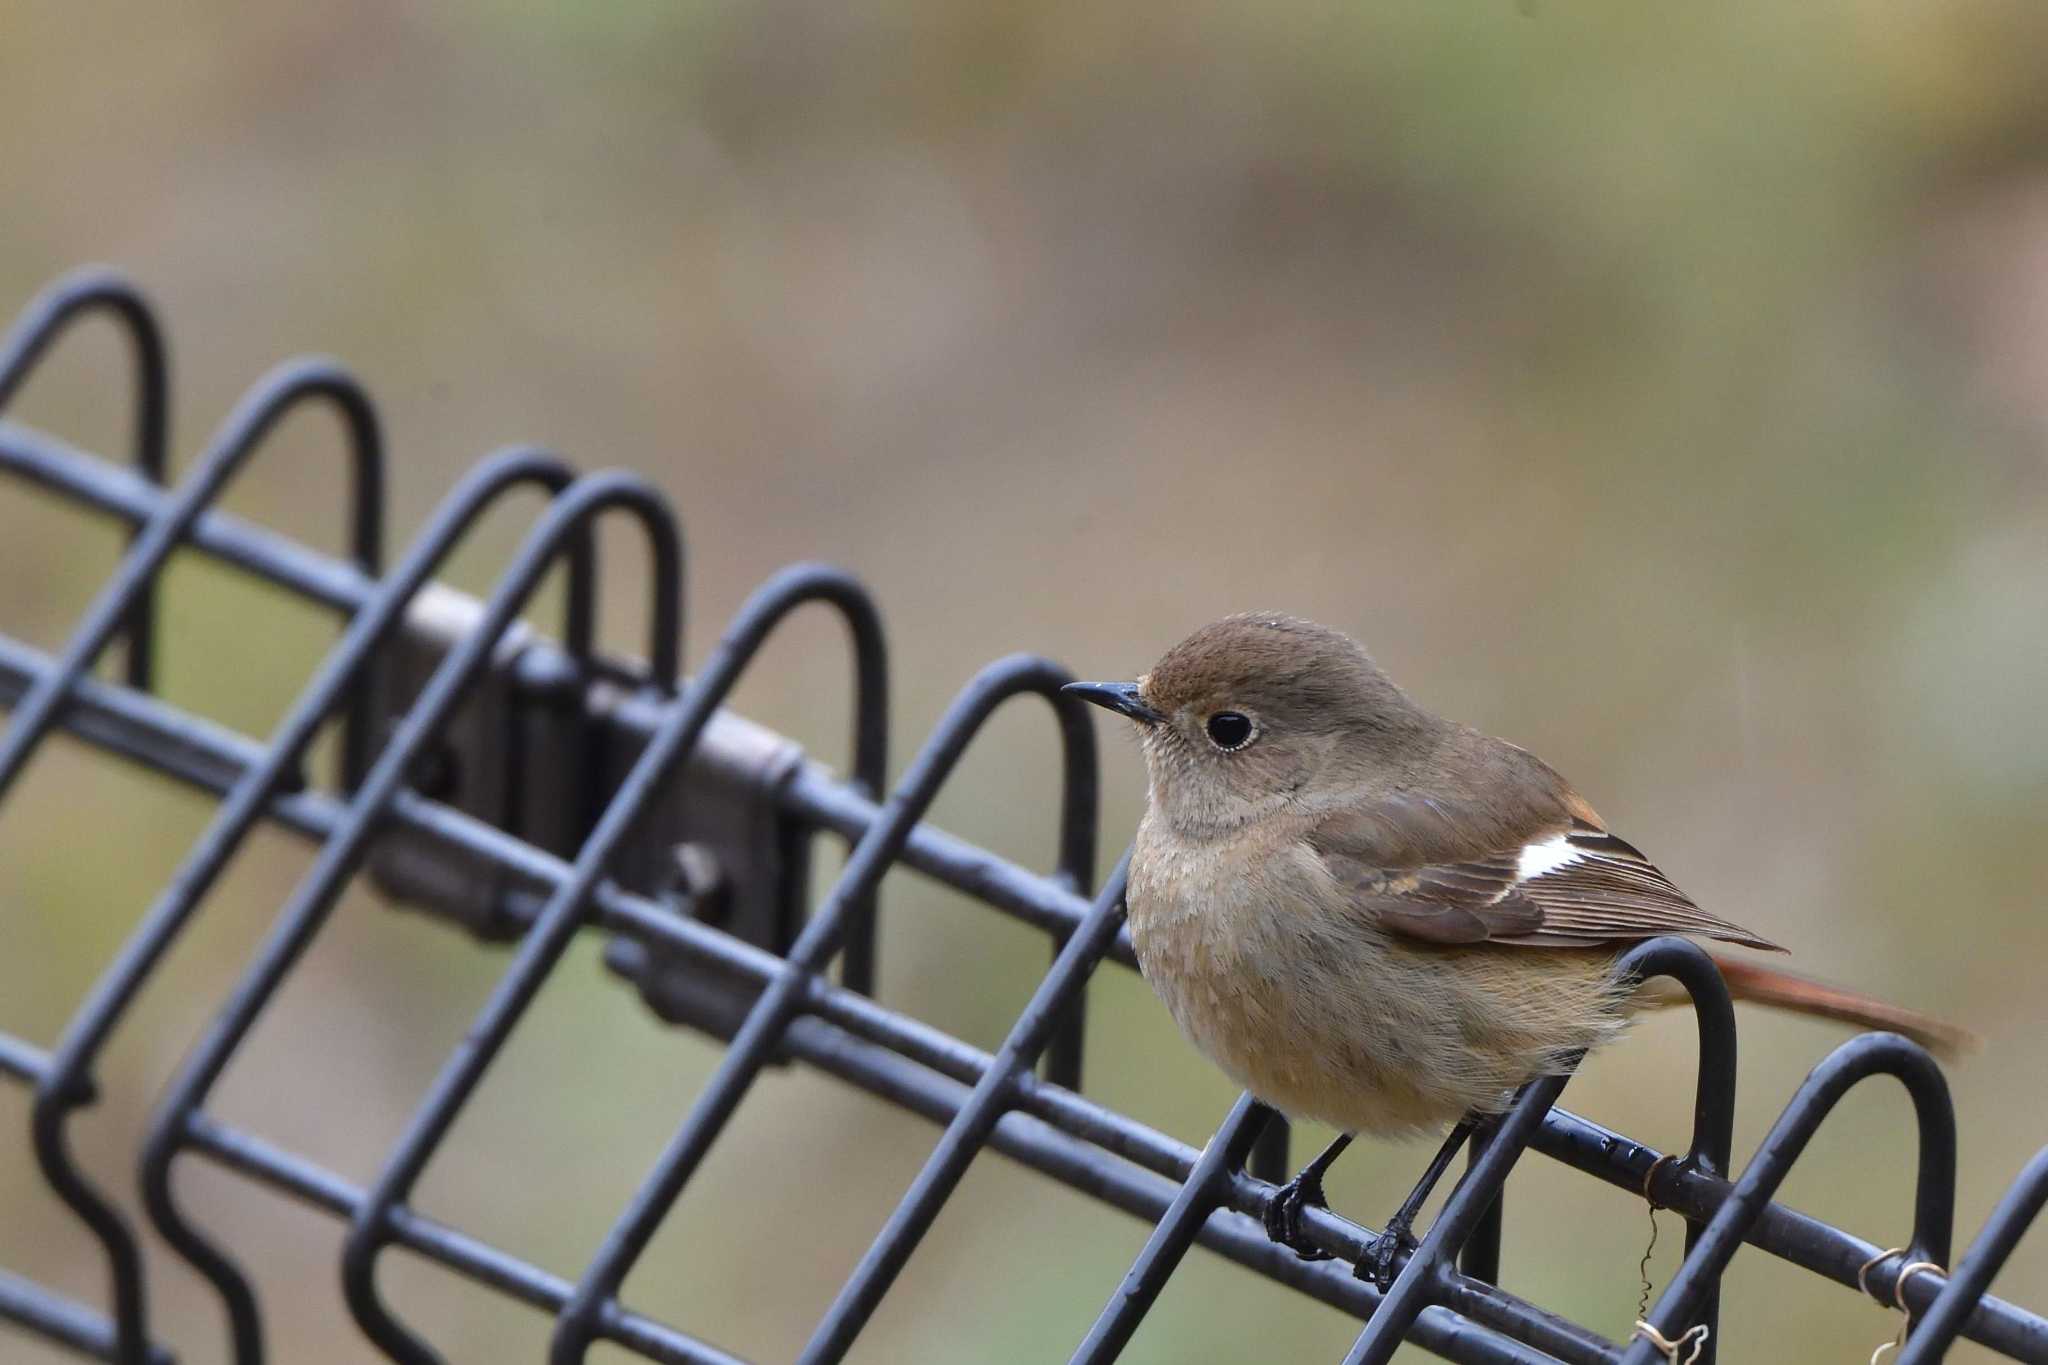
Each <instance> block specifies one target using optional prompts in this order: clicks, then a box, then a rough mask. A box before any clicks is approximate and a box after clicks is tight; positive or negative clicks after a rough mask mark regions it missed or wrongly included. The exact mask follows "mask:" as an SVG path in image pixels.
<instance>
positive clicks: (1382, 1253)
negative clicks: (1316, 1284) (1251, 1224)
mask: <svg viewBox="0 0 2048 1365" xmlns="http://www.w3.org/2000/svg"><path fill="white" fill-rule="evenodd" d="M1476 1126H1477V1121H1476V1120H1474V1119H1471V1118H1462V1119H1459V1120H1458V1126H1457V1127H1455V1128H1453V1129H1451V1135H1450V1136H1449V1137H1447V1138H1445V1139H1444V1145H1443V1146H1441V1147H1439V1148H1438V1149H1437V1153H1436V1155H1435V1156H1434V1157H1432V1158H1430V1162H1429V1168H1428V1169H1427V1170H1425V1171H1423V1173H1422V1179H1420V1180H1418V1181H1416V1182H1415V1188H1414V1189H1412V1190H1410V1191H1408V1197H1407V1198H1406V1199H1403V1200H1402V1201H1401V1207H1400V1208H1398V1209H1396V1210H1394V1216H1393V1217H1392V1218H1390V1219H1388V1220H1387V1226H1386V1229H1385V1231H1383V1232H1381V1233H1380V1235H1379V1237H1378V1239H1377V1240H1376V1241H1374V1242H1373V1245H1372V1253H1371V1254H1370V1255H1369V1256H1367V1257H1366V1258H1365V1259H1364V1260H1362V1261H1360V1262H1359V1263H1358V1269H1357V1272H1356V1273H1357V1276H1358V1278H1359V1279H1361V1280H1368V1279H1369V1280H1371V1281H1372V1282H1373V1283H1374V1284H1376V1285H1378V1286H1379V1288H1380V1291H1381V1292H1382V1293H1384V1292H1385V1291H1386V1289H1387V1287H1388V1286H1389V1285H1391V1284H1393V1282H1394V1257H1395V1255H1396V1254H1398V1253H1399V1252H1402V1251H1413V1250H1414V1249H1415V1215H1416V1214H1418V1213H1420V1212H1422V1205H1423V1203H1424V1202H1425V1201H1426V1200H1428V1198H1429V1195H1430V1191H1432V1190H1434V1189H1435V1188H1436V1183H1437V1181H1439V1180H1442V1179H1443V1178H1444V1172H1445V1171H1447V1170H1449V1169H1450V1165H1451V1158H1452V1157H1454V1156H1456V1155H1457V1154H1458V1149H1459V1148H1460V1147H1463V1146H1464V1145H1465V1139H1467V1138H1469V1137H1471V1136H1472V1130H1473V1128H1474V1127H1476ZM1268 1217H1269V1218H1270V1217H1271V1215H1270V1214H1269V1215H1268Z"/></svg>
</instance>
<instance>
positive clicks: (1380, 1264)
mask: <svg viewBox="0 0 2048 1365" xmlns="http://www.w3.org/2000/svg"><path fill="white" fill-rule="evenodd" d="M1419 1245H1420V1243H1418V1242H1417V1241H1416V1240H1415V1232H1414V1229H1412V1228H1410V1227H1409V1226H1408V1220H1407V1219H1405V1218H1395V1219H1394V1220H1393V1221H1391V1222H1389V1223H1388V1224H1387V1229H1386V1231H1385V1232H1382V1233H1381V1234H1380V1235H1379V1236H1378V1237H1375V1238H1374V1239H1373V1243H1372V1250H1371V1251H1369V1252H1367V1253H1366V1254H1365V1258H1364V1259H1363V1260H1361V1261H1360V1262H1359V1263H1358V1265H1357V1266H1356V1267H1355V1268H1354V1269H1353V1270H1352V1272H1351V1273H1352V1275H1353V1277H1355V1278H1357V1279H1361V1280H1369V1281H1371V1282H1372V1285H1373V1287H1374V1288H1376V1289H1378V1290H1379V1291H1380V1293H1382V1294H1384V1293H1386V1292H1387V1291H1388V1290H1389V1289H1392V1288H1393V1287H1394V1275H1395V1273H1396V1271H1397V1270H1398V1269H1399V1267H1398V1266H1396V1265H1395V1261H1396V1260H1398V1259H1401V1258H1402V1257H1405V1256H1412V1255H1414V1254H1415V1249H1416V1247H1417V1246H1419Z"/></svg>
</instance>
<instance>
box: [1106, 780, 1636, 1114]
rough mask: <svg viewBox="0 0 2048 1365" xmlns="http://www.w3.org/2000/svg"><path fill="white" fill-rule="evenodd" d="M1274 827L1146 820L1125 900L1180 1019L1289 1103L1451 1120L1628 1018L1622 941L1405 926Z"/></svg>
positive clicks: (1231, 1070) (1217, 1056) (1286, 1106)
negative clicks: (1532, 938) (1352, 901)
mask: <svg viewBox="0 0 2048 1365" xmlns="http://www.w3.org/2000/svg"><path fill="white" fill-rule="evenodd" d="M1272 834H1273V831H1271V830H1270V829H1260V828H1256V827H1255V828H1253V829H1252V830H1250V831H1249V832H1248V833H1246V834H1244V835H1241V836H1237V837H1234V838H1230V839H1222V840H1202V841H1190V840H1183V839H1178V838H1176V837H1174V836H1173V835H1172V834H1171V833H1170V832H1168V831H1166V830H1164V829H1163V828H1161V827H1160V822H1158V821H1156V820H1153V819H1150V818H1148V819H1147V820H1146V822H1145V823H1144V824H1143V825H1142V826H1141V827H1140V829H1139V835H1138V844H1137V849H1136V852H1135V854H1134V856H1133V860H1132V865H1131V876H1130V890H1129V894H1128V901H1129V907H1130V926H1131V940H1132V943H1133V945H1134V946H1135V948H1136V949H1137V954H1138V959H1139V963H1140V965H1141V966H1142V967H1143V968H1144V972H1145V977H1146V980H1147V981H1149V982H1150V983H1151V985H1152V987H1153V989H1154V990H1155V991H1157V992H1158V994H1159V996H1160V998H1161V999H1162V1000H1163V1001H1164V1002H1165V1004H1166V1007H1167V1009H1168V1010H1169V1011H1170V1012H1171V1013H1172V1014H1173V1017H1174V1019H1175V1020H1176V1022H1178V1023H1179V1025H1180V1027H1181V1029H1182V1031H1183V1032H1185V1033H1186V1034H1187V1036H1188V1037H1189V1039H1190V1040H1191V1041H1192V1042H1194V1044H1195V1045H1196V1046H1197V1047H1199V1048H1200V1049H1201V1050H1202V1051H1203V1052H1205V1053H1207V1054H1208V1056H1209V1057H1210V1058H1211V1059H1212V1060H1214V1061H1215V1062H1216V1063H1217V1064H1218V1065H1219V1066H1221V1067H1222V1068H1223V1070H1224V1071H1225V1072H1227V1073H1228V1074H1229V1075H1230V1076H1231V1077H1232V1078H1233V1079H1235V1080H1236V1081H1237V1082H1238V1083H1239V1084H1241V1085H1243V1086H1244V1087H1245V1088H1246V1089H1248V1090H1250V1091H1251V1092H1252V1093H1253V1094H1255V1095H1257V1096H1259V1097H1260V1098H1261V1099H1264V1100H1266V1101H1267V1102H1269V1103H1271V1104H1273V1105H1274V1106H1275V1107H1277V1108H1279V1109H1281V1110H1282V1111H1284V1112H1286V1113H1289V1114H1293V1115H1296V1116H1301V1117H1307V1118H1313V1119H1317V1120H1320V1121H1322V1122H1324V1123H1328V1124H1331V1125H1333V1126H1335V1127H1338V1128H1342V1129H1346V1130H1349V1131H1362V1132H1370V1133H1406V1132H1414V1131H1417V1130H1423V1129H1436V1128H1441V1127H1443V1126H1445V1125H1447V1124H1449V1123H1452V1122H1454V1121H1456V1120H1457V1119H1458V1118H1459V1117H1460V1116H1462V1115H1464V1114H1465V1113H1467V1112H1470V1111H1473V1110H1480V1111H1490V1110H1496V1109H1498V1108H1499V1107H1500V1106H1501V1105H1502V1104H1503V1103H1504V1102H1505V1100H1506V1098H1507V1097H1508V1096H1509V1095H1510V1094H1511V1093H1512V1092H1513V1090H1514V1088H1515V1087H1516V1086H1518V1085H1520V1084H1521V1083H1522V1082H1524V1081H1526V1080H1528V1079H1530V1078H1531V1077H1534V1076H1537V1075H1541V1074H1545V1073H1547V1072H1551V1071H1555V1070H1557V1069H1559V1068H1560V1067H1561V1066H1564V1065H1566V1064H1567V1063H1568V1061H1569V1059H1570V1058H1571V1057H1572V1055H1573V1054H1575V1053H1577V1052H1580V1051H1584V1050H1588V1049H1590V1048H1593V1047H1597V1046H1599V1045H1600V1044H1602V1043H1605V1042H1607V1041H1610V1040H1611V1039H1612V1038H1613V1037H1615V1036H1616V1035H1617V1034H1618V1033H1619V1032H1620V1030H1621V1028H1622V1027H1623V1022H1624V1020H1623V1013H1622V996H1621V994H1620V992H1619V991H1618V990H1617V988H1616V987H1615V986H1614V984H1613V982H1612V978H1611V966H1612V955H1611V954H1609V953H1606V952H1602V951H1598V950H1584V949H1559V950H1551V949H1538V948H1527V947H1493V946H1486V945H1478V946H1472V947H1456V948H1446V947H1438V946H1430V945H1417V944H1410V943H1408V942H1405V941H1401V940H1397V939H1394V938H1391V937H1390V936H1389V935H1387V934H1386V933H1385V932H1384V931H1382V930H1381V929H1380V928H1379V927H1378V926H1377V925H1376V924H1374V923H1373V922H1372V921H1371V920H1370V918H1369V917H1368V916H1366V915H1364V914H1361V913H1360V912H1359V911H1357V910H1356V909H1355V908H1353V907H1352V906H1351V905H1349V904H1348V903H1347V901H1346V897H1345V896H1344V894H1343V892H1342V891H1341V889H1340V888H1339V887H1338V886H1337V885H1336V884H1335V882H1334V881H1333V879H1332V878H1331V877H1330V875H1329V873H1328V872H1327V871H1326V870H1325V869H1324V867H1323V865H1322V862H1321V860H1320V858H1318V857H1317V856H1316V854H1315V852H1314V851H1313V850H1312V849H1311V848H1310V847H1308V846H1307V845H1306V844H1305V843H1302V842H1300V841H1299V840H1296V839H1293V838H1273V837H1270V836H1271V835H1272ZM1262 836H1266V837H1262Z"/></svg>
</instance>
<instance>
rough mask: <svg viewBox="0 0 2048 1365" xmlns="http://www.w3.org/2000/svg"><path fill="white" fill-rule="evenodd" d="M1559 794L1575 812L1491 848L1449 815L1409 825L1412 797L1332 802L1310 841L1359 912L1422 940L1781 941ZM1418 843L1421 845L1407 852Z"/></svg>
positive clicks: (1566, 944)
mask: <svg viewBox="0 0 2048 1365" xmlns="http://www.w3.org/2000/svg"><path fill="white" fill-rule="evenodd" d="M1570 804H1571V805H1572V806H1574V807H1576V808H1578V809H1580V810H1583V812H1584V813H1583V814H1582V815H1581V814H1576V813H1575V814H1572V815H1569V816H1562V817H1559V818H1556V819H1552V820H1548V821H1546V822H1544V823H1543V824H1542V825H1540V826H1539V827H1538V828H1535V829H1531V830H1528V831H1527V832H1526V833H1524V834H1519V835H1516V836H1512V837H1510V838H1508V839H1507V840H1505V841H1504V842H1505V843H1506V845H1507V846H1505V847H1501V848H1497V849H1493V850H1490V851H1484V850H1479V849H1472V850H1469V851H1468V850H1464V849H1458V848H1455V847H1454V846H1447V841H1446V837H1445V836H1446V835H1449V834H1450V831H1451V830H1452V829H1453V828H1455V827H1456V825H1457V824H1458V822H1453V821H1450V820H1448V819H1443V818H1437V819H1435V820H1433V821H1431V822H1430V825H1429V828H1428V829H1427V830H1424V831H1418V830H1417V829H1416V828H1415V821H1414V819H1413V814H1414V811H1415V810H1416V809H1417V807H1416V805H1415V803H1413V802H1409V803H1406V804H1405V805H1396V806H1394V807H1389V806H1387V805H1384V804H1382V805H1379V806H1377V807H1376V808H1375V809H1373V810H1369V811H1361V810H1359V809H1357V808H1353V809H1349V810H1346V811H1343V812H1340V813H1338V814H1336V815H1334V816H1331V817H1329V818H1328V819H1325V820H1324V821H1322V822H1321V823H1320V824H1318V825H1317V826H1316V827H1315V828H1314V829H1313V830H1312V831H1311V832H1310V834H1309V843H1310V844H1311V846H1313V847H1314V848H1315V850H1316V851H1317V852H1318V853H1319V854H1320V855H1321V856H1322V859H1323V862H1324V865H1325V866H1326V867H1328V868H1329V870H1330V873H1331V875H1332V876H1334V877H1336V879H1337V880H1338V882H1339V883H1340V884H1342V885H1343V886H1345V887H1347V888H1348V889H1349V890H1350V892H1351V894H1352V898H1353V902H1354V904H1356V906H1357V907H1358V908H1359V910H1360V911H1362V912H1364V913H1366V914H1370V915H1371V916H1373V917H1374V918H1375V919H1376V920H1377V921H1378V922H1379V923H1381V924H1383V925H1385V926H1386V927H1387V928H1389V929H1391V930H1393V931H1395V932H1396V933H1400V934H1404V935H1407V936H1408V937H1410V938H1415V939H1420V940H1422V941H1424V942H1429V943H1444V944H1456V943H1509V944H1523V945H1527V946H1530V947H1544V948H1570V947H1592V946H1595V945H1599V944H1605V943H1614V942H1622V941H1627V940H1631V939H1644V938H1655V937H1656V936H1657V935H1659V934H1692V935H1697V936H1699V937H1702V938H1714V939H1722V940H1725V941H1726V942H1729V943H1739V944H1742V945H1743V946H1745V947H1749V948H1769V949H1773V950H1776V951H1779V952H1782V951H1784V950H1783V949H1782V948H1780V947H1779V946H1778V945H1777V944H1775V943H1772V942H1771V941H1770V940H1769V939H1766V938H1762V937H1760V936H1758V935H1756V934H1753V933H1751V932H1750V931H1749V930H1747V929H1744V928H1743V927H1741V926H1740V925H1738V924H1732V923H1730V922H1729V921H1727V920H1724V919H1722V918H1720V917H1719V916H1717V915H1710V914H1708V913H1707V912H1706V911H1704V910H1702V909H1700V908H1699V907H1698V906H1697V905H1694V904H1693V903H1692V899H1691V898H1690V897H1689V896H1687V895H1686V894H1685V893H1684V892H1683V891H1680V890H1679V889H1678V888H1677V887H1676V886H1674V885H1672V883H1671V881H1670V879H1669V878H1667V877H1666V876H1665V875H1664V874H1663V873H1662V872H1660V871H1658V870H1657V868H1656V865H1655V864H1653V863H1652V862H1651V861H1650V860H1649V859H1648V858H1645V857H1644V856H1643V855H1642V853H1641V852H1640V851H1639V850H1638V849H1636V848H1635V847H1634V846H1632V845H1630V844H1628V843H1626V842H1624V841H1623V840H1621V839H1618V838H1616V837H1615V836H1614V835H1612V834H1609V833H1608V832H1607V831H1606V830H1605V829H1603V828H1601V826H1600V825H1599V823H1598V822H1597V821H1596V820H1595V819H1593V818H1591V817H1592V809H1591V808H1590V807H1587V806H1585V804H1584V802H1582V801H1578V800H1577V799H1576V798H1575V797H1574V798H1571V801H1570ZM1421 806H1422V807H1423V808H1427V809H1428V810H1429V811H1431V812H1433V813H1434V814H1435V815H1436V816H1438V817H1441V816H1442V814H1443V813H1442V812H1441V811H1438V810H1436V809H1435V807H1433V806H1432V805H1431V804H1430V803H1428V802H1423V803H1421ZM1418 834H1420V837H1418ZM1432 836H1433V837H1432ZM1450 843H1452V844H1454V843H1455V837H1454V836H1453V837H1452V839H1451V840H1450ZM1397 850H1398V851H1397ZM1418 851H1420V852H1423V853H1424V854H1425V856H1423V857H1420V858H1416V857H1413V856H1412V855H1413V854H1414V853H1415V852H1418ZM1390 855H1392V856H1390ZM1404 855H1406V856H1404Z"/></svg>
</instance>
